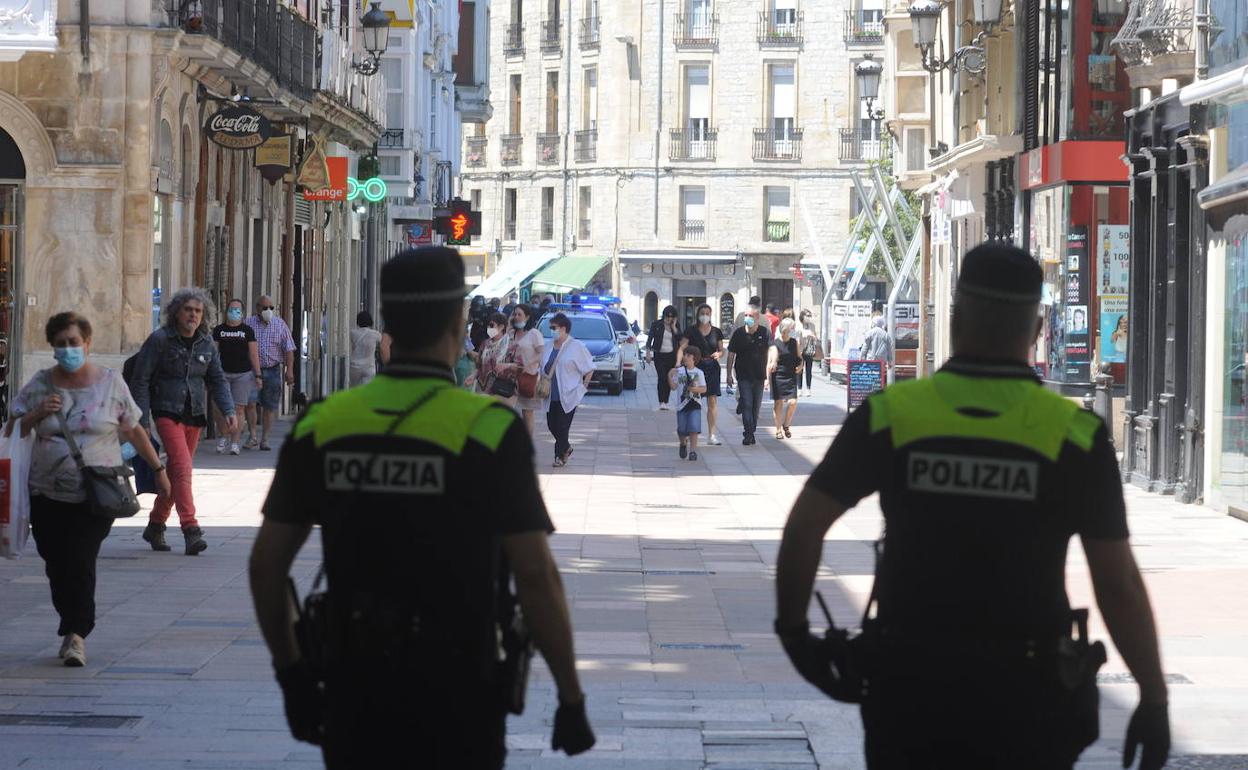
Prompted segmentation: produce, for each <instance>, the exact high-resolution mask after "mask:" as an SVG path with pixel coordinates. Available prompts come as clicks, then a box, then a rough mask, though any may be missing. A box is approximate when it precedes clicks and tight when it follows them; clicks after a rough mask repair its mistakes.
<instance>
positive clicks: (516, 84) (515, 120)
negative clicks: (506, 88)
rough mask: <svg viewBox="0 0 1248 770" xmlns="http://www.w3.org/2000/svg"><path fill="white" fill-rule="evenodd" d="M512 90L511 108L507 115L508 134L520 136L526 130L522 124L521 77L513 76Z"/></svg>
mask: <svg viewBox="0 0 1248 770" xmlns="http://www.w3.org/2000/svg"><path fill="white" fill-rule="evenodd" d="M510 90H511V94H510V99H509V101H510V104H511V106H510V109H509V110H508V114H507V118H508V121H507V128H508V131H507V132H508V133H509V134H512V135H516V134H520V133H521V132H523V130H524V129H523V128H522V126H523V124H522V123H521V122H520V118H521V113H520V106H521V99H520V76H519V75H512V76H511V89H510Z"/></svg>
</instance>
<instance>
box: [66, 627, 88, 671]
mask: <svg viewBox="0 0 1248 770" xmlns="http://www.w3.org/2000/svg"><path fill="white" fill-rule="evenodd" d="M65 640H66V642H67V644H65V645H64V647H65V655H64V659H65V665H66V666H69V667H70V668H82V667H83V666H85V665H87V646H86V642H85V641H83V638H82V637H81V636H79V635H78V634H66V635H65Z"/></svg>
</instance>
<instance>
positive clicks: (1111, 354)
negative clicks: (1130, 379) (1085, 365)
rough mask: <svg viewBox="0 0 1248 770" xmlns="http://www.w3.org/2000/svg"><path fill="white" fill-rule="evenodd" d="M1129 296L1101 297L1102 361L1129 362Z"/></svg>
mask: <svg viewBox="0 0 1248 770" xmlns="http://www.w3.org/2000/svg"><path fill="white" fill-rule="evenodd" d="M1127 307H1128V302H1127V296H1126V295H1125V294H1121V295H1117V294H1107V295H1104V296H1102V297H1101V363H1106V364H1125V363H1126V362H1127V330H1128V327H1127Z"/></svg>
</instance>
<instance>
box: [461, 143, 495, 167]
mask: <svg viewBox="0 0 1248 770" xmlns="http://www.w3.org/2000/svg"><path fill="white" fill-rule="evenodd" d="M488 142H489V138H488V137H484V136H470V137H468V138H467V139H465V140H464V145H465V150H466V151H465V153H464V165H465V166H467V167H468V168H481V167H482V166H484V165H485V151H486V147H487V144H488Z"/></svg>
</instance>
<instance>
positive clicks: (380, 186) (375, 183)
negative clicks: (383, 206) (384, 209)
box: [347, 176, 389, 203]
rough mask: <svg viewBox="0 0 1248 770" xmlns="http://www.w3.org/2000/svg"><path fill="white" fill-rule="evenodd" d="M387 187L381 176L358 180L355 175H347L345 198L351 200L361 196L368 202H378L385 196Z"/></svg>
mask: <svg viewBox="0 0 1248 770" xmlns="http://www.w3.org/2000/svg"><path fill="white" fill-rule="evenodd" d="M388 191H389V188H388V187H386V180H384V179H382V178H381V177H376V176H375V177H372V178H371V179H364V180H359V179H356V178H355V177H353V176H352V177H347V200H349V201H353V200H355V199H356V198H359V197H361V196H363V198H364V200H366V201H368V202H369V203H379V202H381V201H383V200H385V198H386V193H387V192H388Z"/></svg>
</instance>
